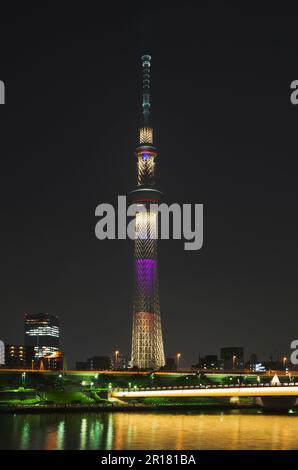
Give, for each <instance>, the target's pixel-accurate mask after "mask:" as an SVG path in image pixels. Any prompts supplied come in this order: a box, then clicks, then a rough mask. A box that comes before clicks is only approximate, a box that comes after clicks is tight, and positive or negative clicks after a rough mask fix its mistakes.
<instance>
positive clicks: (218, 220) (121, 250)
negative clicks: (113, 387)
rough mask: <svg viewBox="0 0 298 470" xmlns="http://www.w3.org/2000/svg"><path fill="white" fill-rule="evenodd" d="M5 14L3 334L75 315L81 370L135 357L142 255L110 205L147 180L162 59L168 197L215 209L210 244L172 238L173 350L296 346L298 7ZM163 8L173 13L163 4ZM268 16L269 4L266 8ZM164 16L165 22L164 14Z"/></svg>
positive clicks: (0, 250) (156, 5)
mask: <svg viewBox="0 0 298 470" xmlns="http://www.w3.org/2000/svg"><path fill="white" fill-rule="evenodd" d="M239 3H240V2H236V1H235V2H224V1H222V2H217V3H216V2H210V3H209V2H208V4H207V2H197V1H183V2H180V5H178V4H177V5H175V4H173V2H147V3H146V5H145V2H138V3H135V2H120V1H114V2H95V1H94V2H81V3H75V2H73V3H71V2H65V6H63V5H61V2H42V3H41V2H40V3H39V4H38V3H32V2H30V1H29V2H23V3H22V4H21V3H20V6H19V7H16V4H14V5H13V6H11V7H10V6H9V5H6V6H3V5H1V16H0V48H1V54H0V79H1V80H3V81H4V82H5V84H6V104H5V105H4V106H0V125H1V127H0V134H1V138H0V155H1V172H0V180H1V184H0V204H1V206H0V207H1V245H0V259H1V284H0V314H1V323H0V325H1V327H0V337H1V339H3V340H4V341H5V342H9V343H16V342H22V341H23V314H24V313H25V312H38V311H47V312H53V313H56V314H59V316H60V318H61V323H62V331H63V337H62V341H63V346H64V350H65V352H66V356H67V358H68V362H69V364H70V365H73V364H74V361H75V360H80V359H85V358H86V357H90V356H92V355H96V354H98V355H100V354H109V353H111V352H112V351H113V350H114V349H115V348H117V349H120V350H121V351H123V352H125V353H129V350H130V335H131V311H132V309H131V301H132V251H131V245H130V242H128V241H98V240H97V239H96V238H95V235H94V227H95V223H96V219H95V216H94V210H95V207H96V206H97V205H98V204H99V203H101V202H110V203H113V202H114V201H115V200H116V198H117V195H118V194H119V195H123V194H127V193H128V192H129V191H130V190H131V189H132V188H133V187H134V184H135V157H134V148H135V145H136V141H137V127H138V124H139V108H140V83H139V78H140V77H139V56H140V54H141V53H144V52H149V53H151V54H152V57H153V59H152V66H153V70H152V81H153V98H152V101H153V122H154V128H155V142H156V145H157V147H158V149H159V153H160V156H159V160H158V163H159V167H158V171H159V187H160V188H161V189H162V191H163V192H164V194H165V200H166V201H167V202H189V203H203V204H204V211H205V212H204V247H203V249H202V250H200V251H197V252H193V251H192V252H187V251H184V250H183V242H181V241H162V242H161V243H160V295H161V313H162V319H163V329H164V336H165V348H166V353H167V355H172V354H174V353H175V352H177V351H180V352H181V353H182V355H183V358H184V364H185V365H188V364H190V363H191V362H192V363H193V362H195V361H196V359H197V356H198V354H199V353H201V354H203V353H218V352H219V348H220V347H222V346H234V345H240V346H244V348H245V353H246V356H248V355H249V354H250V353H252V352H256V353H257V354H258V355H259V356H260V357H261V358H268V356H269V354H270V353H277V352H280V353H286V352H288V348H289V344H290V342H291V341H292V340H293V339H296V337H297V330H296V325H297V306H298V305H297V304H298V302H297V274H298V273H297V266H298V248H297V239H298V233H297V232H298V224H297V158H298V156H297V116H298V114H297V113H298V106H297V107H295V106H293V105H292V104H291V102H290V83H291V82H292V80H295V79H298V65H297V44H298V32H297V24H298V10H296V11H295V10H293V7H291V9H290V8H286V7H285V6H283V4H282V2H279V7H276V6H274V4H273V3H272V2H264V3H263V6H262V8H260V6H254V5H250V6H249V3H248V2H245V4H246V6H245V5H244V3H243V4H242V5H239ZM161 4H162V5H161ZM255 5H257V2H255ZM149 9H150V12H149V11H148V10H149Z"/></svg>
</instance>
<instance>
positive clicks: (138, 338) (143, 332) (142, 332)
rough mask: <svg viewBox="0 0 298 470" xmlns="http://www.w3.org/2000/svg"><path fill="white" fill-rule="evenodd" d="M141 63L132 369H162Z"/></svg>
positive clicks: (152, 156)
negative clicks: (140, 205)
mask: <svg viewBox="0 0 298 470" xmlns="http://www.w3.org/2000/svg"><path fill="white" fill-rule="evenodd" d="M141 59H142V124H141V127H140V129H139V145H138V147H137V148H136V152H135V154H136V157H137V175H138V181H137V188H136V189H135V190H134V191H132V192H131V198H132V202H133V203H136V204H143V206H145V207H146V209H147V212H144V211H143V212H137V213H136V221H135V222H136V239H135V241H134V243H135V246H134V271H135V289H134V302H133V328H132V352H131V364H132V367H138V368H139V369H159V368H160V367H163V366H164V365H165V356H164V347H163V338H162V328H161V319H160V306H159V288H158V265H157V264H158V263H157V238H156V229H157V212H156V211H152V210H151V211H149V210H148V209H149V205H150V204H158V203H159V202H160V199H161V196H162V194H161V192H160V191H158V190H157V189H156V188H155V167H156V157H157V150H156V148H155V147H154V145H153V129H152V127H151V123H150V68H151V56H150V55H143V56H142V57H141Z"/></svg>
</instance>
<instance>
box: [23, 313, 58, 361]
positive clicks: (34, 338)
mask: <svg viewBox="0 0 298 470" xmlns="http://www.w3.org/2000/svg"><path fill="white" fill-rule="evenodd" d="M24 321H25V345H26V346H32V347H33V348H34V357H35V359H38V358H42V357H45V356H51V355H52V354H55V353H57V352H59V336H60V326H59V319H58V317H57V315H52V314H50V313H26V314H25V317H24Z"/></svg>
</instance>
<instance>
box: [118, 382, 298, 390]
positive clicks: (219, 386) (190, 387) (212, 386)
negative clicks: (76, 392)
mask: <svg viewBox="0 0 298 470" xmlns="http://www.w3.org/2000/svg"><path fill="white" fill-rule="evenodd" d="M293 386H295V387H298V382H290V383H289V382H283V383H273V384H272V383H271V382H268V383H259V382H257V383H247V384H244V383H239V384H209V385H178V386H177V387H166V386H163V387H138V386H136V385H135V386H133V387H116V388H113V389H112V391H113V392H140V391H155V390H158V391H160V390H195V389H222V388H249V387H273V388H274V387H293Z"/></svg>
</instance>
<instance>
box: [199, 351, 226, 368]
mask: <svg viewBox="0 0 298 470" xmlns="http://www.w3.org/2000/svg"><path fill="white" fill-rule="evenodd" d="M192 369H206V370H222V369H223V361H222V360H221V359H218V357H217V356H216V355H213V354H209V355H206V356H205V357H200V358H199V362H198V364H195V365H194V366H192Z"/></svg>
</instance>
